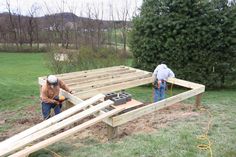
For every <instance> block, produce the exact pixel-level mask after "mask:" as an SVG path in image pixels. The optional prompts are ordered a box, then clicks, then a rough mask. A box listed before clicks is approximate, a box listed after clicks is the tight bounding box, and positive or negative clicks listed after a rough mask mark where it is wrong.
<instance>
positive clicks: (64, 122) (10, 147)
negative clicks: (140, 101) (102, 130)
mask: <svg viewBox="0 0 236 157" xmlns="http://www.w3.org/2000/svg"><path fill="white" fill-rule="evenodd" d="M113 103H114V102H113V101H111V100H107V101H104V102H102V103H100V104H98V105H96V106H93V107H91V108H89V109H86V110H84V111H82V112H80V113H77V114H75V115H73V116H71V117H69V118H66V119H64V120H62V121H60V122H58V123H56V124H54V125H51V126H49V127H47V128H45V129H42V130H40V131H38V132H36V133H34V134H32V135H30V136H27V137H25V138H23V139H21V140H20V141H18V143H11V144H8V145H7V146H6V147H5V148H4V149H1V151H0V156H1V155H6V154H8V153H10V152H13V151H15V150H18V149H20V148H21V147H23V146H25V145H27V144H29V143H32V142H33V141H35V140H38V139H41V138H42V137H45V136H47V135H50V134H51V133H54V132H56V131H58V130H60V129H62V128H64V127H66V126H68V125H71V124H73V123H75V122H78V121H79V120H81V119H83V118H85V117H88V116H90V115H92V114H93V113H95V112H98V111H99V110H101V109H103V108H105V107H108V106H110V105H112V104H113Z"/></svg>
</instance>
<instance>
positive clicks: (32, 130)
mask: <svg viewBox="0 0 236 157" xmlns="http://www.w3.org/2000/svg"><path fill="white" fill-rule="evenodd" d="M104 97H105V95H103V94H99V95H96V96H94V97H92V98H91V99H88V100H86V101H84V102H81V103H80V104H79V105H75V106H74V107H72V108H70V109H68V110H66V111H64V112H62V113H60V114H58V115H55V116H53V117H52V118H50V119H48V120H45V121H43V122H41V123H39V124H37V125H35V126H33V127H31V128H29V129H27V130H25V131H23V132H21V133H19V134H17V135H15V136H12V137H11V138H9V139H7V140H5V141H3V142H1V143H0V149H4V148H5V147H6V146H7V145H8V144H10V143H15V142H17V141H18V140H20V139H22V138H24V137H26V136H29V135H31V134H33V133H35V132H37V131H39V130H41V129H43V128H46V127H48V126H50V125H52V124H55V123H57V122H58V121H60V120H62V119H64V118H66V117H69V116H71V115H73V114H74V113H76V112H78V111H80V110H81V109H83V108H85V107H87V106H89V105H91V104H93V103H95V102H97V101H98V100H99V99H102V98H104ZM78 100H79V99H78ZM0 152H1V150H0Z"/></svg>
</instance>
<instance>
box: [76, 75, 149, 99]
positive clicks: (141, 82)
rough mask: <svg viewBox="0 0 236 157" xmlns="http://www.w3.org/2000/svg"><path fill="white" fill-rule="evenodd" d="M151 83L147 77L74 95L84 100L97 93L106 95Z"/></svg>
mask: <svg viewBox="0 0 236 157" xmlns="http://www.w3.org/2000/svg"><path fill="white" fill-rule="evenodd" d="M152 81H153V79H152V77H148V78H143V79H138V80H133V81H128V82H123V83H119V84H115V85H109V86H105V87H101V88H97V89H93V90H88V91H83V92H77V93H75V94H74V95H75V96H77V97H79V98H81V99H86V98H89V97H91V96H93V95H96V94H98V93H103V94H106V93H109V92H113V91H118V90H122V89H127V88H132V87H136V86H141V85H144V84H148V83H151V82H152Z"/></svg>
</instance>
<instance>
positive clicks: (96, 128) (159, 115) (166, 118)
mask: <svg viewBox="0 0 236 157" xmlns="http://www.w3.org/2000/svg"><path fill="white" fill-rule="evenodd" d="M194 110H195V109H194V106H193V105H186V104H181V103H178V104H175V105H172V106H171V107H166V108H164V109H161V110H159V111H156V112H153V113H151V114H148V115H145V116H142V117H140V118H138V119H136V120H133V121H130V122H128V123H126V124H124V125H122V126H120V127H119V128H118V138H122V137H124V136H128V135H131V134H138V133H143V132H148V133H150V132H153V131H156V130H158V129H160V128H164V127H167V126H168V125H171V124H173V122H175V121H178V120H184V119H187V118H190V117H193V116H199V113H197V112H194ZM88 137H90V138H91V137H92V138H94V139H96V140H98V141H100V142H107V141H108V139H107V127H106V124H105V123H103V122H100V123H97V124H95V125H93V126H91V127H90V128H88V129H86V130H84V131H82V132H79V133H77V134H75V135H74V136H73V137H72V139H85V138H88Z"/></svg>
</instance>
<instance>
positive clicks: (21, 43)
mask: <svg viewBox="0 0 236 157" xmlns="http://www.w3.org/2000/svg"><path fill="white" fill-rule="evenodd" d="M41 7H42V6H38V5H32V6H31V8H30V9H29V11H28V14H27V16H26V15H22V14H21V10H20V8H17V9H14V11H13V8H12V7H11V5H10V3H9V1H8V0H6V8H7V12H5V13H1V14H0V44H1V45H0V48H1V49H2V50H7V49H9V50H10V49H12V48H15V49H16V50H17V51H21V50H23V49H24V48H25V47H28V48H29V50H33V49H34V50H42V49H43V48H45V47H46V48H48V47H52V46H54V45H59V46H61V47H63V48H67V49H68V48H73V49H79V48H80V47H81V46H89V47H92V48H93V49H97V48H101V47H103V46H107V47H113V48H115V50H116V51H117V50H118V49H122V50H123V51H124V52H126V50H127V32H128V30H129V28H130V27H131V22H130V21H129V19H131V17H132V16H133V15H134V14H135V12H132V13H131V12H129V8H128V7H129V6H128V5H125V6H124V7H123V8H122V9H121V10H120V11H117V13H116V17H118V19H117V18H116V19H115V18H114V16H115V15H114V11H113V10H114V6H112V5H110V6H109V8H110V10H111V12H110V15H109V19H110V20H103V17H104V11H103V10H101V9H100V10H99V9H98V8H96V6H89V5H88V6H87V8H86V9H87V17H86V18H85V17H80V16H77V15H76V14H75V13H76V10H77V9H78V8H75V7H69V6H67V5H66V4H65V3H64V1H63V3H62V5H60V6H58V11H59V12H58V13H52V12H51V11H50V8H49V7H48V6H47V5H45V8H46V10H47V13H48V14H47V15H45V16H42V17H38V14H39V12H40V11H41ZM65 7H68V8H69V12H65ZM81 15H82V14H81Z"/></svg>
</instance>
